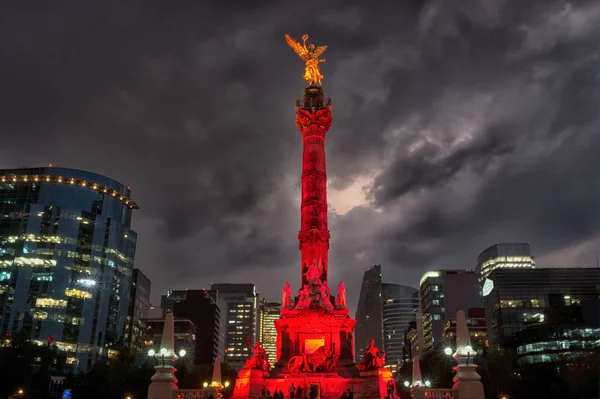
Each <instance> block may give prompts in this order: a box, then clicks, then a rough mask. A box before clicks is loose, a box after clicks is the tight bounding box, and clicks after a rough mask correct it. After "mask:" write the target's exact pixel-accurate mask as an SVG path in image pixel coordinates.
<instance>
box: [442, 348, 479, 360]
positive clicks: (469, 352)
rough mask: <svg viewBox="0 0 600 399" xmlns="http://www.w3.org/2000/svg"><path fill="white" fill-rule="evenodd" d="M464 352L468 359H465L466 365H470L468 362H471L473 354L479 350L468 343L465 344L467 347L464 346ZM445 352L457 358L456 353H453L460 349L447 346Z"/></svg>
mask: <svg viewBox="0 0 600 399" xmlns="http://www.w3.org/2000/svg"><path fill="white" fill-rule="evenodd" d="M463 352H464V353H465V354H466V359H465V360H466V365H468V364H469V361H470V360H471V355H474V354H476V353H477V352H475V351H474V350H473V348H472V347H471V345H467V346H465V348H464V351H463ZM444 353H445V354H446V355H448V356H452V357H454V358H455V359H456V355H453V353H458V349H456V350H454V349H452V348H451V347H447V348H446V349H444ZM457 360H458V359H457Z"/></svg>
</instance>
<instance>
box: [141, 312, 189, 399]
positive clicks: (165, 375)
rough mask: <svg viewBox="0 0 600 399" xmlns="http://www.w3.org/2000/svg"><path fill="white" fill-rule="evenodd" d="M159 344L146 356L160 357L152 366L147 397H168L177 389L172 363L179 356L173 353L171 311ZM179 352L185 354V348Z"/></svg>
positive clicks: (173, 339) (155, 398) (173, 329)
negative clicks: (156, 349)
mask: <svg viewBox="0 0 600 399" xmlns="http://www.w3.org/2000/svg"><path fill="white" fill-rule="evenodd" d="M160 344H161V348H160V350H159V352H158V353H157V352H156V351H155V350H154V349H150V350H149V351H148V356H150V357H154V358H156V359H160V361H159V364H158V365H156V366H154V370H155V373H154V375H153V376H152V378H151V381H152V382H151V383H150V386H149V387H148V399H163V398H170V397H172V396H173V392H174V391H177V389H178V388H177V378H176V377H175V372H176V371H177V369H176V368H175V367H173V363H175V361H176V360H177V359H179V357H178V356H177V355H176V354H175V321H174V317H173V314H172V313H168V314H167V317H166V318H165V325H164V328H163V333H162V338H161V342H160ZM179 354H180V355H181V354H183V356H185V350H183V352H182V351H179Z"/></svg>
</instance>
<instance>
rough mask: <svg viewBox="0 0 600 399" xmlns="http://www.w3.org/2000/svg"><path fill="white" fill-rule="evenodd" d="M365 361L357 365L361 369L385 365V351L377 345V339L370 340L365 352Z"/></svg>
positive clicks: (371, 368)
mask: <svg viewBox="0 0 600 399" xmlns="http://www.w3.org/2000/svg"><path fill="white" fill-rule="evenodd" d="M363 353H364V355H363V361H362V363H361V364H358V365H356V367H357V368H358V369H359V370H360V371H367V370H377V369H379V368H382V367H383V363H384V361H385V352H383V351H380V350H379V349H377V347H375V340H373V339H372V340H370V341H369V346H368V347H367V349H365V351H364V352H363Z"/></svg>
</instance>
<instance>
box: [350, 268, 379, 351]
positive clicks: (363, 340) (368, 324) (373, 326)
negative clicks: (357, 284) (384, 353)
mask: <svg viewBox="0 0 600 399" xmlns="http://www.w3.org/2000/svg"><path fill="white" fill-rule="evenodd" d="M381 284H382V282H381V265H375V266H373V267H372V268H370V269H369V270H367V271H366V272H365V274H364V276H363V281H362V286H361V288H360V296H359V298H358V306H357V307H356V314H355V319H356V329H355V337H356V341H355V345H356V358H357V360H358V361H360V360H361V359H362V354H363V351H364V350H365V348H366V347H367V345H368V344H369V340H371V339H374V340H375V346H376V347H378V348H382V347H383V305H382V296H381V295H382V286H381Z"/></svg>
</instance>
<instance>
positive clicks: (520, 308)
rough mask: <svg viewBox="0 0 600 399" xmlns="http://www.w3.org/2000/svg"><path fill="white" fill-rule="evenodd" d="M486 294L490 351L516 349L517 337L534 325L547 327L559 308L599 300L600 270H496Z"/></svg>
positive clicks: (488, 279)
mask: <svg viewBox="0 0 600 399" xmlns="http://www.w3.org/2000/svg"><path fill="white" fill-rule="evenodd" d="M487 281H489V283H488V287H487V289H486V290H485V292H484V296H483V304H484V307H485V316H486V324H487V328H488V340H489V343H490V347H493V348H504V347H515V346H516V344H517V340H516V335H517V333H518V332H519V331H520V330H521V329H522V328H523V327H524V326H525V325H528V324H531V323H544V322H545V321H546V317H547V312H548V311H549V310H550V309H552V308H554V307H557V306H571V305H580V304H581V302H582V301H583V300H590V299H598V298H600V268H577V267H561V268H544V269H496V270H494V271H493V272H492V273H491V274H490V275H489V276H488V277H487Z"/></svg>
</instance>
